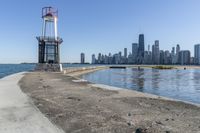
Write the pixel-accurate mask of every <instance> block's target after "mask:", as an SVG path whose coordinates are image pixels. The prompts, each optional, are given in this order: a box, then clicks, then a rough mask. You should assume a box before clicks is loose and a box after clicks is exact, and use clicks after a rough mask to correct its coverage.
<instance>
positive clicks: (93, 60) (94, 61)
mask: <svg viewBox="0 0 200 133" xmlns="http://www.w3.org/2000/svg"><path fill="white" fill-rule="evenodd" d="M95 63H96V58H95V54H93V55H92V64H95Z"/></svg>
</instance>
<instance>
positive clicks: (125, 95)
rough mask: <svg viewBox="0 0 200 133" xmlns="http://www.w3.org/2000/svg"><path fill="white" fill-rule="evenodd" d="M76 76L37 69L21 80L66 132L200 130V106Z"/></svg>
mask: <svg viewBox="0 0 200 133" xmlns="http://www.w3.org/2000/svg"><path fill="white" fill-rule="evenodd" d="M72 80H75V78H73V77H71V76H67V75H63V74H61V73H47V72H46V73H45V72H32V73H27V74H25V76H24V77H23V78H22V79H21V81H20V82H19V85H20V87H21V89H22V91H23V92H25V93H26V94H27V95H28V96H30V97H31V98H32V100H33V102H34V103H35V105H36V106H37V107H38V108H39V110H40V111H41V112H42V113H43V114H44V115H45V116H47V117H48V118H49V119H50V120H51V121H52V122H53V123H55V124H56V125H57V126H59V127H61V128H62V129H63V130H64V131H65V132H66V133H71V132H73V133H198V132H200V107H197V106H195V105H191V104H186V103H183V102H178V101H172V100H164V99H162V98H159V97H157V98H156V97H155V98H154V97H149V96H145V94H144V95H143V96H141V95H139V94H137V92H135V91H128V90H106V89H102V88H98V87H92V86H91V85H90V83H87V82H84V83H80V82H73V81H72Z"/></svg>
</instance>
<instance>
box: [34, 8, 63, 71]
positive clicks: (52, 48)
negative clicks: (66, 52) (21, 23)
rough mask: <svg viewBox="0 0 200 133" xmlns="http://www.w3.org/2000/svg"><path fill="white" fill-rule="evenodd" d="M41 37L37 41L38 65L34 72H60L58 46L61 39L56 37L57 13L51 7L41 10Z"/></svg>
mask: <svg viewBox="0 0 200 133" xmlns="http://www.w3.org/2000/svg"><path fill="white" fill-rule="evenodd" d="M42 19H43V25H42V35H41V36H38V37H36V38H37V40H38V65H37V66H36V70H46V71H61V69H62V66H61V65H60V44H61V43H62V42H63V40H62V38H60V37H59V36H58V30H57V21H58V11H57V10H55V9H54V8H52V7H44V8H42Z"/></svg>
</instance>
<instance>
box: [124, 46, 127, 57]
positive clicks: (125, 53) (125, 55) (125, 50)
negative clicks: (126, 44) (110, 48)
mask: <svg viewBox="0 0 200 133" xmlns="http://www.w3.org/2000/svg"><path fill="white" fill-rule="evenodd" d="M124 57H125V58H127V48H124Z"/></svg>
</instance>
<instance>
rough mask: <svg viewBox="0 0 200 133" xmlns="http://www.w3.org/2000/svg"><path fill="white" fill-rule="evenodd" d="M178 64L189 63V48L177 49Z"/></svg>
mask: <svg viewBox="0 0 200 133" xmlns="http://www.w3.org/2000/svg"><path fill="white" fill-rule="evenodd" d="M178 64H180V65H189V64H190V51H189V50H181V51H179V53H178Z"/></svg>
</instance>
